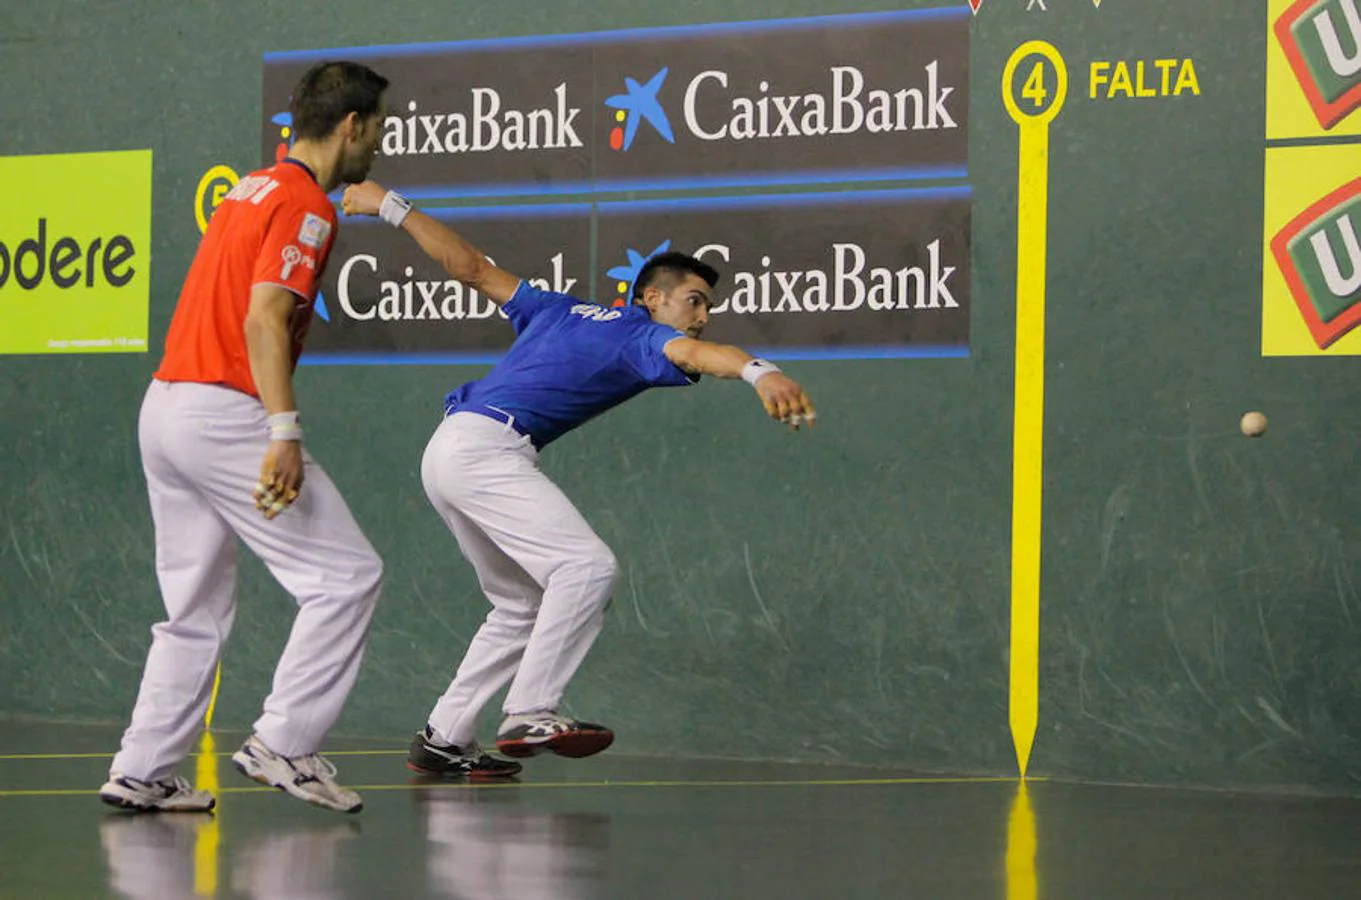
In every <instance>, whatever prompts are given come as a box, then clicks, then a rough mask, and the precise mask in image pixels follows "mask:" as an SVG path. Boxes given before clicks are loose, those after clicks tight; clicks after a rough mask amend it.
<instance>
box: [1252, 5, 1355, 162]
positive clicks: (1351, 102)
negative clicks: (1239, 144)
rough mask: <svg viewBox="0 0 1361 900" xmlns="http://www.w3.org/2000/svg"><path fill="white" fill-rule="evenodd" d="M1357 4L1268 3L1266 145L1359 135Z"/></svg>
mask: <svg viewBox="0 0 1361 900" xmlns="http://www.w3.org/2000/svg"><path fill="white" fill-rule="evenodd" d="M1358 11H1361V5H1358V3H1357V2H1356V0H1269V2H1268V5H1267V16H1268V18H1267V29H1268V31H1267V61H1266V72H1267V128H1266V136H1267V140H1279V139H1282V138H1312V137H1325V136H1329V135H1356V134H1361V116H1359V115H1357V114H1356V110H1357V109H1358V108H1359V107H1361V43H1358V41H1361V15H1358Z"/></svg>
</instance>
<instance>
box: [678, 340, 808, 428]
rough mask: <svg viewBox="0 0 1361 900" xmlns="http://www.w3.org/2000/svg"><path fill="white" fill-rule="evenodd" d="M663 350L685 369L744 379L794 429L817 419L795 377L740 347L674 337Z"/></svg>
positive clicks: (769, 410)
mask: <svg viewBox="0 0 1361 900" xmlns="http://www.w3.org/2000/svg"><path fill="white" fill-rule="evenodd" d="M664 352H665V353H666V358H667V359H669V360H671V361H672V362H673V363H675V364H676V365H677V366H678V367H679V368H681V369H682V370H684V371H686V372H690V373H692V374H696V375H713V376H714V377H716V378H741V379H743V380H745V381H746V382H748V383H749V384H750V385H751V386H752V387H754V388H755V389H756V393H757V394H758V395H759V396H760V398H761V403H762V404H763V405H764V406H765V408H766V413H767V414H768V415H769V416H770V417H771V418H772V419H778V420H779V421H781V422H785V423H788V424H789V425H790V426H791V427H793V428H794V429H795V430H797V429H798V427H799V426H800V425H807V426H809V427H810V428H811V427H812V426H813V424H814V422H815V421H816V420H817V411H816V410H814V409H813V401H811V400H809V399H808V395H807V394H805V393H804V392H803V388H801V387H799V385H798V383H797V382H795V381H794V379H792V378H790V377H789V376H788V375H786V374H784V373H783V372H781V371H780V369H779V367H778V366H776V365H774V364H773V363H769V362H767V361H765V360H763V359H756V358H755V357H753V356H752V355H751V354H750V353H748V352H747V351H745V350H743V349H742V348H741V347H734V346H732V345H730V344H715V343H712V342H710V341H700V340H695V339H694V338H676V339H675V340H673V341H668V342H667V344H666V347H665V349H664Z"/></svg>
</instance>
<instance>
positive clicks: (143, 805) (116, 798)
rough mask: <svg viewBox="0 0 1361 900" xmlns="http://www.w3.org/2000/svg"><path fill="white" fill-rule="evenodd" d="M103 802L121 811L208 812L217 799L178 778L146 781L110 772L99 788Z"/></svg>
mask: <svg viewBox="0 0 1361 900" xmlns="http://www.w3.org/2000/svg"><path fill="white" fill-rule="evenodd" d="M99 799H100V800H103V801H104V802H105V803H107V804H109V805H110V806H116V807H118V808H119V809H135V810H140V811H142V812H208V811H209V810H210V809H212V808H213V807H214V806H216V805H217V799H216V798H215V797H214V796H213V795H212V794H211V793H209V792H208V791H196V790H194V789H193V788H192V787H190V786H189V782H187V781H185V780H184V779H183V778H180V777H178V776H176V777H175V778H170V779H165V780H162V781H142V780H141V779H140V778H133V777H131V776H129V775H119V774H118V773H117V772H110V773H109V780H108V781H107V782H105V783H104V786H103V787H102V788H100V789H99Z"/></svg>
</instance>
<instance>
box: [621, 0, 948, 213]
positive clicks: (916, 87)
mask: <svg viewBox="0 0 1361 900" xmlns="http://www.w3.org/2000/svg"><path fill="white" fill-rule="evenodd" d="M968 14H969V11H968V9H967V7H952V8H947V9H936V10H914V11H905V12H897V13H880V14H867V15H858V16H837V17H827V18H826V19H824V20H818V19H805V20H784V21H778V22H753V23H740V24H733V25H722V26H696V27H693V28H688V29H686V28H677V29H659V30H658V33H657V34H656V35H655V36H653V37H652V38H651V39H650V40H647V41H633V42H621V43H620V44H619V45H618V46H617V47H613V48H611V51H610V52H609V53H601V54H599V55H598V56H597V59H596V63H595V78H596V94H597V95H598V96H600V97H601V98H602V99H601V103H602V105H603V107H604V109H602V110H601V112H602V113H603V114H602V115H600V116H598V117H597V123H598V124H597V133H596V143H597V146H598V147H600V148H602V149H600V150H599V151H598V152H597V154H596V165H595V180H596V183H597V185H599V186H600V187H602V188H617V189H642V188H647V187H691V186H700V187H702V186H725V185H747V184H768V183H776V182H780V183H817V182H826V181H839V180H859V181H872V180H878V179H881V178H912V177H921V176H928V175H929V176H934V177H945V178H951V177H965V176H966V175H967V155H968V154H967V146H968V115H969V110H968V94H969V84H968V73H969V53H968Z"/></svg>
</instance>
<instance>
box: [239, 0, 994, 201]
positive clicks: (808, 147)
mask: <svg viewBox="0 0 1361 900" xmlns="http://www.w3.org/2000/svg"><path fill="white" fill-rule="evenodd" d="M968 20H969V15H968V8H967V7H965V6H963V5H962V4H957V5H953V6H950V7H948V8H941V9H926V10H906V11H894V12H883V13H864V14H855V15H843V16H822V17H816V18H806V19H773V20H768V21H762V22H745V23H728V24H712V25H694V26H682V27H671V28H655V29H635V30H628V31H614V32H598V33H591V34H578V35H550V36H542V37H528V38H511V39H503V40H483V41H466V42H455V43H432V44H409V45H395V46H387V47H357V48H344V49H332V50H307V51H297V52H284V53H271V54H268V55H266V56H265V61H264V62H265V66H264V107H263V110H264V119H265V121H264V129H263V143H262V153H263V156H264V158H265V160H266V161H270V162H272V161H273V160H275V159H276V158H278V157H279V156H280V155H282V153H284V152H286V150H287V148H288V145H289V143H290V141H291V139H292V131H291V124H292V123H291V122H290V121H289V119H288V115H287V109H288V94H289V91H290V89H291V87H292V85H293V83H294V82H295V81H296V79H297V77H298V75H300V74H301V73H302V72H303V71H304V70H305V69H306V68H307V67H308V66H310V65H312V64H313V63H314V62H316V61H318V60H321V59H336V58H347V59H355V60H359V61H362V62H365V63H367V64H368V65H371V66H373V67H374V68H375V69H377V70H378V71H379V72H380V73H382V74H383V75H385V76H386V77H387V78H389V79H390V80H391V82H392V88H391V90H390V91H389V107H390V108H389V116H388V118H387V120H386V122H385V125H384V135H383V142H382V149H381V152H382V159H380V160H379V162H378V164H377V165H376V166H375V168H374V177H376V178H378V179H379V180H381V181H383V182H385V183H386V184H388V185H389V186H391V187H393V188H396V189H398V190H401V191H403V192H405V193H407V194H408V195H410V196H413V197H417V198H430V197H462V196H496V195H502V196H509V195H524V194H551V193H563V192H580V191H592V190H633V189H647V188H685V187H700V186H728V185H732V186H735V185H754V184H774V183H794V182H800V183H813V182H831V181H847V180H883V179H915V178H963V177H966V176H967V167H966V166H967V156H968V154H967V141H968V97H969V22H968Z"/></svg>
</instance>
